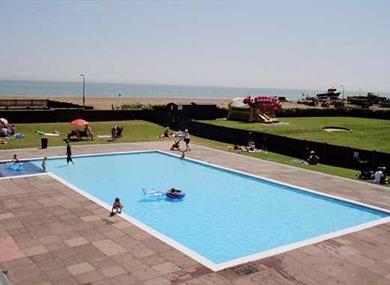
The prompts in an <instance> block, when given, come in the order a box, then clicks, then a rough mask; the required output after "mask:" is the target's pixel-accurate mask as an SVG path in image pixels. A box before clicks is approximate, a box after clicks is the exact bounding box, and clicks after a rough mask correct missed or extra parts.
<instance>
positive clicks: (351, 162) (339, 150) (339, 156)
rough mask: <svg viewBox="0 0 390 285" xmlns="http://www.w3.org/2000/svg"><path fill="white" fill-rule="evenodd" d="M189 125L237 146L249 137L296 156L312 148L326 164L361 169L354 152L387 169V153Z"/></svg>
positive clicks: (202, 134)
mask: <svg viewBox="0 0 390 285" xmlns="http://www.w3.org/2000/svg"><path fill="white" fill-rule="evenodd" d="M188 127H189V130H190V132H191V134H193V135H195V136H199V137H202V138H207V139H212V140H216V141H220V142H225V143H231V144H238V145H247V144H248V141H249V140H250V139H251V140H253V141H254V142H255V144H256V147H257V148H259V149H264V150H268V151H271V152H276V153H279V154H283V155H287V156H292V157H296V158H299V159H306V158H307V156H308V154H309V151H311V150H314V151H315V152H316V153H317V154H318V156H319V157H320V160H321V162H322V163H324V164H328V165H333V166H340V167H345V168H352V169H360V168H361V167H362V166H361V164H359V163H358V162H357V160H356V159H354V158H353V157H354V153H355V152H358V153H359V156H360V159H361V160H367V161H368V162H369V165H368V167H370V168H375V167H377V166H386V167H387V168H390V153H383V152H377V151H368V150H362V149H357V148H350V147H344V146H339V145H332V144H327V143H320V142H313V141H306V140H299V139H294V138H289V137H284V136H278V135H273V134H267V133H262V132H250V131H246V130H239V129H234V128H228V127H221V126H215V125H210V124H206V123H200V122H195V121H191V122H189V126H188Z"/></svg>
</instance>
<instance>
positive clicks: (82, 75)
mask: <svg viewBox="0 0 390 285" xmlns="http://www.w3.org/2000/svg"><path fill="white" fill-rule="evenodd" d="M80 76H81V77H82V78H83V110H85V75H84V74H80Z"/></svg>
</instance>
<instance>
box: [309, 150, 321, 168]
mask: <svg viewBox="0 0 390 285" xmlns="http://www.w3.org/2000/svg"><path fill="white" fill-rule="evenodd" d="M319 160H320V158H319V157H318V155H317V154H316V152H315V151H314V150H312V151H310V155H309V157H308V158H307V163H309V164H310V165H316V164H317V163H318V161H319Z"/></svg>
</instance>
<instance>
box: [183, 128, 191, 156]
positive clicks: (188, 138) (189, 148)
mask: <svg viewBox="0 0 390 285" xmlns="http://www.w3.org/2000/svg"><path fill="white" fill-rule="evenodd" d="M190 141H191V137H190V133H189V132H188V130H187V129H186V130H185V131H184V142H185V143H186V151H190V150H191V147H190Z"/></svg>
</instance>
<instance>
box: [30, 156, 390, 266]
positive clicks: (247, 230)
mask: <svg viewBox="0 0 390 285" xmlns="http://www.w3.org/2000/svg"><path fill="white" fill-rule="evenodd" d="M74 161H75V165H69V166H67V165H66V161H65V159H64V158H61V159H49V160H48V163H47V168H48V170H49V171H50V172H51V173H53V174H54V177H56V178H58V179H60V180H61V181H63V182H65V183H67V184H68V185H69V186H71V187H73V188H74V189H75V190H76V191H79V192H81V193H82V194H85V195H87V196H88V197H90V198H91V197H93V199H94V200H95V201H97V202H99V203H101V204H102V205H104V206H106V207H110V205H112V202H113V201H114V199H115V197H119V198H120V199H121V202H122V204H124V209H123V213H124V214H123V215H124V217H125V218H127V219H129V220H130V221H131V222H134V223H136V224H137V225H138V226H140V227H141V228H143V229H144V230H146V231H148V232H149V233H151V234H152V235H154V236H156V237H158V238H160V239H162V240H163V241H165V242H167V243H169V244H171V245H172V246H174V247H176V248H177V249H179V250H181V251H182V252H184V253H186V254H188V255H189V256H191V257H193V258H194V259H195V260H197V261H199V262H201V263H203V264H204V265H206V266H208V267H209V268H211V269H213V270H219V269H222V268H226V267H228V266H232V265H236V264H240V263H242V262H246V261H249V260H254V259H257V258H261V257H265V256H270V255H272V254H276V253H280V252H284V251H286V250H290V249H293V248H297V247H299V246H302V245H306V244H310V243H313V242H316V241H321V240H324V239H326V238H330V237H334V236H338V235H341V234H344V233H347V232H352V231H356V230H359V229H362V228H365V227H369V226H373V225H375V224H379V223H383V222H384V221H387V220H388V219H389V216H390V214H389V212H386V211H385V210H381V209H377V208H373V207H366V206H363V205H358V204H355V203H350V202H347V201H342V200H339V199H335V198H332V197H327V196H323V195H319V194H317V193H313V192H309V191H310V190H307V189H301V188H297V187H292V186H290V185H285V184H280V183H276V182H274V181H268V180H265V179H262V178H260V177H255V176H251V175H247V174H245V173H240V172H236V171H232V170H229V169H226V168H221V167H217V166H215V165H210V164H207V163H202V162H199V161H195V160H190V159H184V160H183V159H179V158H178V157H177V156H173V155H171V154H167V153H164V152H159V151H148V152H133V153H120V154H104V155H91V156H80V157H74ZM32 163H33V164H35V165H36V166H37V167H39V166H40V161H33V162H32ZM172 187H174V188H177V189H181V190H183V191H184V192H185V193H186V196H185V198H183V199H181V200H174V201H172V200H171V199H163V198H162V199H150V200H149V199H144V196H143V192H142V188H145V189H147V190H159V191H166V190H167V189H169V188H172Z"/></svg>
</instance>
